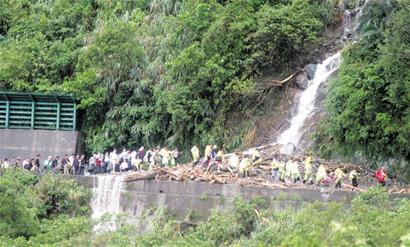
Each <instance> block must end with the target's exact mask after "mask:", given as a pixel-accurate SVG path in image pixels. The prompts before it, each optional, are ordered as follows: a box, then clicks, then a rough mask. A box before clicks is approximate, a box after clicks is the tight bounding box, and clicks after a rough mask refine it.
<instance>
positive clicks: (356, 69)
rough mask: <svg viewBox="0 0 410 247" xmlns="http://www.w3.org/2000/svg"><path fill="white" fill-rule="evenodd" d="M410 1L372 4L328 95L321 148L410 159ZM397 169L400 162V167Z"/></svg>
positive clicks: (372, 156) (345, 55) (377, 158)
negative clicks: (326, 116)
mask: <svg viewBox="0 0 410 247" xmlns="http://www.w3.org/2000/svg"><path fill="white" fill-rule="evenodd" d="M409 25H410V1H409V0H400V1H370V2H369V3H368V6H367V7H366V8H365V9H364V12H363V16H362V19H361V26H360V30H359V31H360V33H359V37H358V40H357V42H354V43H353V44H351V45H350V46H349V47H347V48H346V49H345V50H344V51H343V64H342V66H341V68H340V72H339V76H338V78H337V79H336V80H334V81H333V82H332V83H331V84H330V88H329V91H328V93H327V95H328V97H327V108H328V112H329V115H328V119H327V121H326V123H325V127H324V132H323V133H322V135H321V137H320V138H323V139H322V140H321V149H322V151H323V152H324V153H327V154H329V153H330V152H332V151H335V150H336V151H337V152H342V153H344V154H348V155H352V154H357V153H358V152H360V153H361V154H363V155H365V156H366V157H367V158H371V159H372V160H376V161H377V160H380V159H386V158H391V157H393V158H396V160H400V159H403V160H406V161H407V162H408V161H410V32H409ZM396 165H397V164H396Z"/></svg>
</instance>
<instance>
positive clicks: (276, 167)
mask: <svg viewBox="0 0 410 247" xmlns="http://www.w3.org/2000/svg"><path fill="white" fill-rule="evenodd" d="M279 166H280V165H279V161H277V160H276V159H273V160H272V162H271V167H272V179H273V182H275V183H278V182H279V179H280V178H279V176H280V175H279Z"/></svg>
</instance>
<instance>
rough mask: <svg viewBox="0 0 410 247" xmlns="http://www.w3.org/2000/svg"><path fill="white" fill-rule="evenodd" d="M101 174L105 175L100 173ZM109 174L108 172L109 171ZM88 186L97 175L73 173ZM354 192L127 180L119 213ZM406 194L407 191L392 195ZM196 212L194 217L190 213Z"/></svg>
mask: <svg viewBox="0 0 410 247" xmlns="http://www.w3.org/2000/svg"><path fill="white" fill-rule="evenodd" d="M103 176H104V175H103ZM108 176H109V175H108ZM76 179H77V180H78V182H79V183H80V184H82V185H84V186H86V187H89V188H97V186H98V177H96V176H82V177H76ZM355 195H356V193H355V192H350V191H341V190H336V191H333V192H332V193H330V190H329V189H327V188H323V189H321V190H317V189H290V188H289V189H271V188H255V187H243V186H240V185H238V184H207V183H199V182H186V183H183V182H173V181H159V180H142V181H135V182H129V183H126V184H125V186H123V187H122V191H121V196H120V213H125V214H126V215H128V216H129V218H134V219H137V218H139V217H140V216H141V215H142V214H143V213H144V211H145V210H146V209H155V208H160V207H165V208H167V209H168V210H169V212H171V214H173V216H175V218H176V219H177V220H187V219H188V220H190V221H191V222H192V221H197V220H201V219H204V218H206V217H208V216H209V215H210V213H211V212H212V210H218V211H226V210H229V209H231V208H232V207H233V201H234V200H235V198H237V197H242V198H244V199H247V200H250V199H252V198H255V197H258V196H260V197H263V198H264V199H265V200H266V202H267V203H268V204H269V206H270V207H278V208H283V207H286V206H288V205H292V206H297V207H299V206H301V205H303V203H304V202H313V201H322V202H325V201H337V202H347V203H348V202H350V201H351V200H352V199H353V197H354V196H355ZM392 196H407V197H409V195H392ZM192 214H195V215H196V217H195V219H194V220H193V219H191V218H190V215H192Z"/></svg>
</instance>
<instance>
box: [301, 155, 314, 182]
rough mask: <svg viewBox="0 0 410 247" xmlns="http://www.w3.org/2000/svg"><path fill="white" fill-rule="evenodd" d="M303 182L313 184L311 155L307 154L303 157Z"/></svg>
mask: <svg viewBox="0 0 410 247" xmlns="http://www.w3.org/2000/svg"><path fill="white" fill-rule="evenodd" d="M303 183H304V184H305V183H310V184H313V176H312V157H310V156H308V157H306V159H305V176H304V179H303Z"/></svg>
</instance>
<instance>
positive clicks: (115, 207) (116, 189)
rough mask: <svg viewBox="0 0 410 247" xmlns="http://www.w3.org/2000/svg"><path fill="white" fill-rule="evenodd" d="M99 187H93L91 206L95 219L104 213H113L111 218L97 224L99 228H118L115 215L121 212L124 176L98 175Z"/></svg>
mask: <svg viewBox="0 0 410 247" xmlns="http://www.w3.org/2000/svg"><path fill="white" fill-rule="evenodd" d="M96 179H97V187H96V188H94V189H93V197H92V200H91V208H92V211H93V214H92V218H93V219H94V220H99V219H101V217H102V216H104V215H107V214H109V215H111V216H112V217H111V219H108V220H106V221H104V222H103V223H101V224H99V225H97V226H96V228H97V229H100V228H104V229H105V230H113V229H115V228H116V221H115V216H116V215H117V214H119V213H120V199H121V191H122V189H123V184H124V183H123V181H124V176H122V175H103V176H96Z"/></svg>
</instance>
